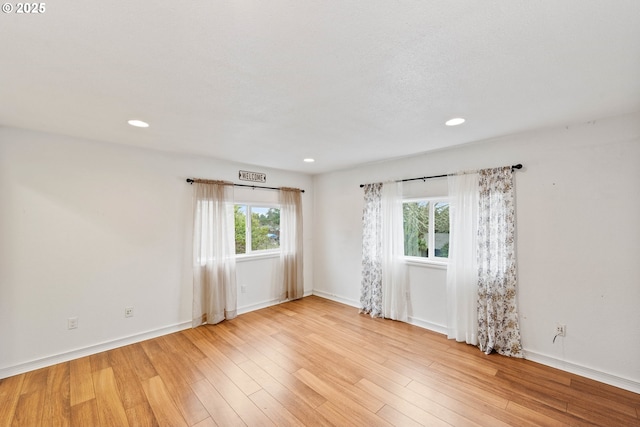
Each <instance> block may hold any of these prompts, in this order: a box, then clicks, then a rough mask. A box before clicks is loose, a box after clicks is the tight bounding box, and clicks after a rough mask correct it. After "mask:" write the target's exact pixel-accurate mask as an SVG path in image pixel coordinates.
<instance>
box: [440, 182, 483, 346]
mask: <svg viewBox="0 0 640 427" xmlns="http://www.w3.org/2000/svg"><path fill="white" fill-rule="evenodd" d="M448 181H449V182H448V185H449V224H450V227H449V230H450V231H449V266H448V268H447V337H449V338H450V339H455V340H456V341H459V342H466V343H467V344H473V345H477V344H478V303H477V299H478V262H477V247H478V197H479V191H478V174H477V173H469V174H460V175H450V176H449V178H448Z"/></svg>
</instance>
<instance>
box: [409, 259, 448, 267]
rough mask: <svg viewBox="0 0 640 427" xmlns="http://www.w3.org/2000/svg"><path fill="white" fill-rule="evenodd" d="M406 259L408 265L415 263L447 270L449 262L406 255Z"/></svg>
mask: <svg viewBox="0 0 640 427" xmlns="http://www.w3.org/2000/svg"><path fill="white" fill-rule="evenodd" d="M404 261H405V262H406V263H407V265H414V266H417V267H426V268H437V269H439V270H446V269H447V267H448V266H449V263H448V262H446V261H436V260H431V259H424V258H418V257H404Z"/></svg>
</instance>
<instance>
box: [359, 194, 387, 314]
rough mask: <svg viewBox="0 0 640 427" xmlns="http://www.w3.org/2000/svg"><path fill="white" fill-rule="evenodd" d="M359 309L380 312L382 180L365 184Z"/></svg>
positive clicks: (364, 311) (369, 312)
mask: <svg viewBox="0 0 640 427" xmlns="http://www.w3.org/2000/svg"><path fill="white" fill-rule="evenodd" d="M360 292H361V293H360V313H366V314H370V315H371V317H381V316H382V183H376V184H366V185H365V186H364V208H363V211H362V283H361V289H360Z"/></svg>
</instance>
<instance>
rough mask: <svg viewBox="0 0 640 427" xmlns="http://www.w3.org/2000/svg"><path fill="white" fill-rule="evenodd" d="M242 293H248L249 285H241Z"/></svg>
mask: <svg viewBox="0 0 640 427" xmlns="http://www.w3.org/2000/svg"><path fill="white" fill-rule="evenodd" d="M240 293H242V294H246V293H247V285H242V286H240Z"/></svg>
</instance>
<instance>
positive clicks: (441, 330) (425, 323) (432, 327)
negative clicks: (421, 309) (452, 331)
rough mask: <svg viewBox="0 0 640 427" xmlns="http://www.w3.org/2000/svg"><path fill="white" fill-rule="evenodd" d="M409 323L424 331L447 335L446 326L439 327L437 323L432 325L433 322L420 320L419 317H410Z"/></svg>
mask: <svg viewBox="0 0 640 427" xmlns="http://www.w3.org/2000/svg"><path fill="white" fill-rule="evenodd" d="M407 323H409V324H411V325H415V326H419V327H421V328H424V329H428V330H430V331H433V332H438V333H439V334H444V335H447V327H446V326H444V325H438V324H437V323H432V322H429V321H426V320H422V319H418V318H417V317H411V316H409V321H408V322H407Z"/></svg>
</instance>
